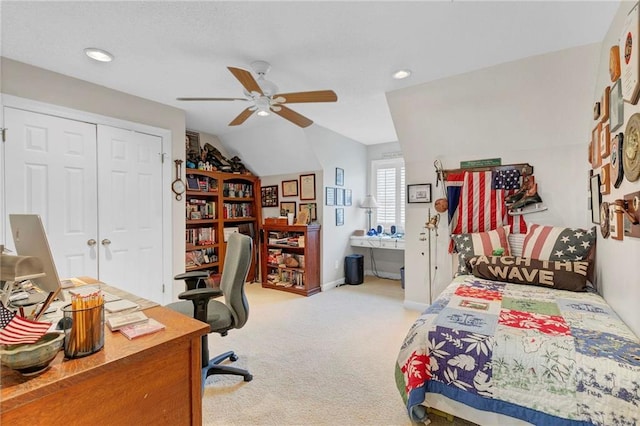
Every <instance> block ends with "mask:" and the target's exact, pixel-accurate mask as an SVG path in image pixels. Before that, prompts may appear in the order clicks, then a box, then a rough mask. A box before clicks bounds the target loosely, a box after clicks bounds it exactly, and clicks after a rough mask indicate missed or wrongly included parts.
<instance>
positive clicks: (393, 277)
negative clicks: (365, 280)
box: [364, 269, 401, 280]
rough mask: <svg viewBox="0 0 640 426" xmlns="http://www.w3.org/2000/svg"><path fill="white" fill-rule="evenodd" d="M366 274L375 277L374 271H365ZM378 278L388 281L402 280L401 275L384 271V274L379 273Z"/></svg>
mask: <svg viewBox="0 0 640 426" xmlns="http://www.w3.org/2000/svg"><path fill="white" fill-rule="evenodd" d="M364 274H365V275H371V276H375V274H374V273H373V271H372V270H370V269H367V270H365V271H364ZM378 276H379V277H380V278H387V279H390V280H400V278H401V277H400V274H399V273H398V274H394V273H393V272H384V271H382V272H381V271H378Z"/></svg>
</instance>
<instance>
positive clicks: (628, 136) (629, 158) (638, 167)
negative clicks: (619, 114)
mask: <svg viewBox="0 0 640 426" xmlns="http://www.w3.org/2000/svg"><path fill="white" fill-rule="evenodd" d="M622 169H623V170H624V177H625V178H627V180H628V181H629V182H635V181H637V180H638V178H639V177H640V113H637V112H636V113H635V114H633V115H632V116H631V117H630V118H629V122H628V123H627V129H626V130H625V132H624V141H623V144H622Z"/></svg>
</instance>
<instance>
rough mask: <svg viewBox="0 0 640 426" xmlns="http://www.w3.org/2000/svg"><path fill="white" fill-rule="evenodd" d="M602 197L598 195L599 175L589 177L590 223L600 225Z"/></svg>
mask: <svg viewBox="0 0 640 426" xmlns="http://www.w3.org/2000/svg"><path fill="white" fill-rule="evenodd" d="M601 202H602V196H601V195H600V175H599V174H594V175H593V176H591V222H593V223H596V224H599V223H600V203H601Z"/></svg>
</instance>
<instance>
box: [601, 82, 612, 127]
mask: <svg viewBox="0 0 640 426" xmlns="http://www.w3.org/2000/svg"><path fill="white" fill-rule="evenodd" d="M610 98H611V86H607V87H605V88H604V93H603V94H602V99H601V100H600V108H601V110H602V112H601V114H600V121H601V122H602V123H604V122H605V121H607V120H609V100H610Z"/></svg>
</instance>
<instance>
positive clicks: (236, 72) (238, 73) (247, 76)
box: [227, 67, 264, 95]
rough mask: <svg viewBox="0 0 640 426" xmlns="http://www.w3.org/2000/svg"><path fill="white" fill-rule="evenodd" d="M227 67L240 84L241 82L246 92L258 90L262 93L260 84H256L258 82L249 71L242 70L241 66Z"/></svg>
mask: <svg viewBox="0 0 640 426" xmlns="http://www.w3.org/2000/svg"><path fill="white" fill-rule="evenodd" d="M227 68H228V69H229V71H231V74H233V76H234V77H235V78H237V79H238V81H239V82H240V84H242V86H243V87H244V88H245V89H247V92H249V93H251V92H258V93H260V94H261V95H264V93H262V89H261V88H260V86H258V82H257V81H256V79H255V78H253V76H252V75H251V73H250V72H249V71H247V70H243V69H242V68H234V67H227Z"/></svg>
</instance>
